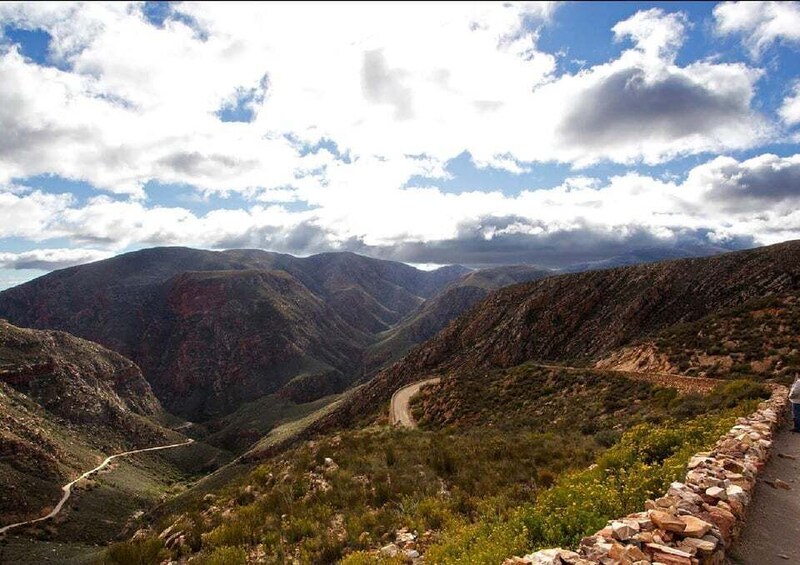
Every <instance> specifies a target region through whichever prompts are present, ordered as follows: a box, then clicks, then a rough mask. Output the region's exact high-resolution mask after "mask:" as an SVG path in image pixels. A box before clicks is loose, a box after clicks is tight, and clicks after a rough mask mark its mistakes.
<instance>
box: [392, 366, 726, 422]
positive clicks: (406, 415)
mask: <svg viewBox="0 0 800 565" xmlns="http://www.w3.org/2000/svg"><path fill="white" fill-rule="evenodd" d="M531 366H533V367H539V368H542V369H553V370H559V371H598V372H606V373H614V374H617V375H620V376H622V377H627V378H629V379H635V380H641V381H647V382H650V383H653V384H656V385H660V386H666V387H670V388H675V389H678V390H679V391H680V392H684V393H685V392H700V393H707V392H710V391H711V390H712V389H713V388H714V387H715V386H717V385H718V384H719V383H721V382H725V381H723V380H720V379H712V378H708V377H686V376H683V375H675V374H671V373H652V372H642V373H638V372H635V371H621V370H619V369H605V368H603V369H598V368H597V367H569V366H565V365H547V364H541V363H535V364H531ZM438 382H439V378H434V379H427V380H424V381H419V382H416V383H414V384H410V385H408V386H404V387H403V388H400V389H397V390H396V391H395V393H394V394H393V395H392V402H391V405H390V408H389V422H390V423H391V425H392V426H396V427H400V428H412V429H413V428H416V427H417V424H416V422H414V417H413V416H412V415H411V410H410V409H409V402H410V401H411V397H412V396H414V395H415V394H417V393H418V392H419V389H421V388H422V387H423V386H424V385H426V384H435V383H438Z"/></svg>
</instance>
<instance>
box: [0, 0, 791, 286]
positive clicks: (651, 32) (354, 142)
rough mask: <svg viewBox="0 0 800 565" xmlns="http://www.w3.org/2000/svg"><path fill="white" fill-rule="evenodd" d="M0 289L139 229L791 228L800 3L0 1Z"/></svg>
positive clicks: (143, 235)
mask: <svg viewBox="0 0 800 565" xmlns="http://www.w3.org/2000/svg"><path fill="white" fill-rule="evenodd" d="M0 30H1V31H0V83H2V84H3V85H5V86H4V87H3V88H2V89H0V123H2V124H3V126H4V127H3V129H2V130H0V287H7V286H11V285H14V284H18V283H20V282H22V281H25V280H28V279H30V278H33V277H35V276H38V275H40V274H42V273H44V272H47V271H48V270H51V269H54V268H61V267H64V266H68V265H72V264H77V263H81V262H85V261H91V260H96V259H101V258H104V257H108V256H111V255H114V254H117V253H121V252H124V251H127V250H132V249H139V248H143V247H150V246H155V245H189V246H196V247H203V248H208V249H224V248H231V247H258V248H263V249H269V250H276V251H281V252H288V253H294V254H299V255H307V254H311V253H317V252H322V251H331V250H334V251H335V250H351V251H356V252H359V253H365V254H368V255H372V256H376V257H383V258H389V259H395V260H400V261H406V262H409V263H415V264H416V263H419V264H422V263H424V264H431V263H433V264H444V263H465V264H470V265H488V264H497V263H510V262H515V263H522V262H525V263H537V264H541V265H544V266H549V267H561V266H564V265H565V264H567V263H569V262H582V261H599V260H603V259H608V258H609V257H613V256H618V255H620V254H623V255H624V254H636V253H637V252H641V251H642V250H653V249H655V250H661V251H663V253H664V254H665V255H669V254H674V253H683V254H693V253H705V252H711V251H719V250H724V249H735V248H739V247H748V246H755V245H764V244H770V243H775V242H778V241H784V240H788V239H795V238H798V237H799V234H800V215H798V213H797V212H796V211H797V210H798V208H800V207H798V204H800V202H798V200H800V186H798V183H800V156H799V155H798V140H800V86H798V85H799V84H800V83H798V79H800V57H798V51H800V5H798V4H797V3H796V2H782V3H772V2H763V3H759V2H750V3H736V2H727V3H713V2H692V3H680V2H677V3H644V2H643V3H636V2H612V3H585V2H571V3H535V4H526V3H513V2H512V3H486V4H482V3H467V4H450V3H441V4H437V3H434V4H426V5H417V4H406V5H399V4H397V5H396V4H388V5H387V4H380V3H375V4H335V3H331V4H324V5H323V4H311V5H304V6H297V5H295V4H292V3H287V4H281V3H268V4H251V5H239V6H235V7H233V8H230V7H226V6H225V5H224V4H221V3H219V4H218V3H201V4H192V3H182V4H180V5H173V4H171V3H161V2H158V3H153V2H147V3H143V4H142V3H130V4H128V3H108V4H104V3H93V4H90V5H79V4H73V3H69V2H65V3H59V4H46V5H42V4H37V3H19V4H16V3H8V4H2V5H0Z"/></svg>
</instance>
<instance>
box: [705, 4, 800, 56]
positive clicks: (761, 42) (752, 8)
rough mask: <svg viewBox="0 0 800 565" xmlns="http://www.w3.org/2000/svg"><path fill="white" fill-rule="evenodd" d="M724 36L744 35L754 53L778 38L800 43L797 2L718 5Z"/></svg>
mask: <svg viewBox="0 0 800 565" xmlns="http://www.w3.org/2000/svg"><path fill="white" fill-rule="evenodd" d="M714 18H715V19H716V29H717V32H718V33H719V34H721V35H741V36H742V39H743V42H744V44H745V45H746V46H747V48H748V49H749V50H750V52H751V53H752V54H753V55H754V56H758V55H760V54H761V53H762V52H763V51H764V50H765V49H767V48H768V47H769V46H770V45H772V44H773V43H775V42H778V41H785V42H789V43H800V4H798V3H797V2H723V3H721V4H718V5H717V6H716V7H715V8H714Z"/></svg>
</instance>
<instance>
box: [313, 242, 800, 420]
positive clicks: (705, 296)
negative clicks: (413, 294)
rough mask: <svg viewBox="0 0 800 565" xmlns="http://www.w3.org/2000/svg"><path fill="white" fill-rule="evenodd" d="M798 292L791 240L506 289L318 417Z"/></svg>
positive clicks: (587, 355)
mask: <svg viewBox="0 0 800 565" xmlns="http://www.w3.org/2000/svg"><path fill="white" fill-rule="evenodd" d="M798 291H800V243H798V242H788V243H783V244H779V245H773V246H770V247H764V248H758V249H753V250H748V251H741V252H735V253H729V254H725V255H719V256H715V257H710V258H702V259H685V260H677V261H669V262H664V263H657V264H649V265H638V266H633V267H625V268H619V269H610V270H605V271H591V272H585V273H578V274H570V275H561V276H553V277H548V278H544V279H541V280H538V281H534V282H531V283H525V284H520V285H515V286H511V287H506V288H503V289H501V290H499V291H497V292H495V293H493V294H492V295H490V296H489V297H488V298H486V299H485V300H484V301H482V302H480V303H479V304H477V305H476V306H475V307H473V308H472V309H471V310H470V311H469V312H467V313H466V314H465V315H463V316H461V317H460V318H458V319H457V320H456V321H454V322H453V323H451V324H450V325H449V326H448V327H447V328H446V329H445V330H443V331H442V332H440V333H439V334H437V335H436V337H434V338H433V339H431V340H430V341H428V342H426V343H425V344H423V345H422V346H420V347H418V348H416V349H414V350H413V351H411V353H409V354H408V355H407V356H406V357H405V358H404V359H402V360H401V361H400V362H398V363H396V364H395V365H393V366H391V367H389V368H387V369H385V370H384V371H382V372H381V373H380V374H379V375H378V376H377V377H376V378H375V379H373V380H372V381H371V382H370V383H368V384H367V385H365V386H364V387H362V389H360V390H359V391H357V394H354V395H353V396H352V397H351V399H350V400H349V401H348V402H347V403H345V404H343V405H342V407H341V408H340V409H339V410H338V411H337V413H336V414H333V415H331V417H330V418H329V419H328V420H327V421H326V422H325V423H323V424H321V425H329V424H331V423H336V422H337V421H338V422H347V421H352V420H353V419H357V418H359V417H363V415H364V414H366V413H369V412H370V411H371V410H374V409H375V407H377V406H381V404H382V403H383V402H385V401H386V400H388V398H389V396H391V394H392V392H393V391H394V390H396V389H397V388H399V387H400V386H402V385H403V384H406V383H410V382H414V381H416V380H420V379H422V378H425V377H427V376H429V375H434V374H446V373H453V374H455V375H457V374H459V373H464V374H466V373H469V372H471V371H474V370H482V369H489V368H495V367H498V368H505V367H512V366H515V365H519V364H520V363H524V362H526V361H529V360H539V361H554V362H568V363H571V364H576V363H578V364H587V363H590V362H593V361H595V360H598V359H599V358H601V357H603V356H605V355H607V354H610V353H611V352H613V351H614V350H616V349H618V348H620V347H622V346H625V345H628V344H630V343H631V342H633V341H635V340H638V339H642V338H645V337H646V336H648V335H652V334H654V333H656V332H658V331H660V330H663V329H665V328H667V327H669V326H671V325H673V324H678V323H685V322H690V321H693V320H698V319H700V318H702V317H703V316H706V315H708V314H711V313H714V312H716V311H719V310H722V309H725V308H731V307H734V306H737V305H740V304H742V303H744V302H746V301H748V300H752V299H756V298H760V297H765V296H771V295H777V294H781V293H783V294H786V293H789V294H796V293H797V292H798Z"/></svg>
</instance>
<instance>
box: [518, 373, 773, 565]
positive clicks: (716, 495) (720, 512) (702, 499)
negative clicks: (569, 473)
mask: <svg viewBox="0 0 800 565" xmlns="http://www.w3.org/2000/svg"><path fill="white" fill-rule="evenodd" d="M787 396H788V392H787V389H786V387H783V386H776V387H774V388H773V390H772V396H771V397H770V399H769V400H767V401H765V402H762V403H761V404H759V407H758V410H756V411H755V412H754V413H753V414H750V415H749V416H747V417H745V418H739V419H738V420H737V421H736V425H735V426H733V427H732V428H731V430H730V431H729V432H728V433H727V434H725V435H724V436H722V437H721V438H720V439H719V441H717V443H716V444H715V445H714V448H713V449H712V450H711V451H709V452H706V453H697V454H696V455H694V456H693V457H692V458H691V459H690V460H689V464H688V471H687V473H686V479H685V480H684V482H682V483H679V482H675V483H672V485H670V487H669V490H668V491H667V493H666V494H665V495H664V496H662V497H661V498H658V499H656V500H648V501H647V502H646V503H645V510H644V511H643V512H637V513H635V514H630V515H628V516H625V517H624V518H620V519H617V520H612V521H610V522H609V523H608V525H607V526H606V527H605V528H603V529H602V530H600V531H599V532H597V533H596V534H594V535H593V536H589V537H586V538H584V539H583V540H581V544H580V547H579V548H578V551H569V550H564V549H560V548H555V549H543V550H541V551H537V552H536V553H532V554H530V555H526V556H525V557H514V558H511V559H507V560H506V561H505V564H504V565H517V564H519V565H522V564H534V565H565V564H568V565H589V564H594V563H601V564H603V565H618V564H619V565H645V564H649V563H663V564H665V565H721V564H722V563H723V562H724V560H725V551H726V549H728V548H730V547H731V545H732V544H733V542H734V540H735V539H736V537H737V536H738V534H739V531H740V530H741V528H742V525H743V523H744V518H745V511H746V509H747V505H748V504H749V502H750V497H751V494H752V492H753V489H754V488H755V485H756V479H757V477H758V474H759V472H760V471H761V469H762V468H763V467H764V464H765V463H766V462H767V459H768V457H769V452H770V448H771V447H772V438H773V435H774V434H775V433H776V431H777V428H778V426H779V424H780V421H781V419H782V418H783V416H784V414H785V413H786V406H787Z"/></svg>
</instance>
